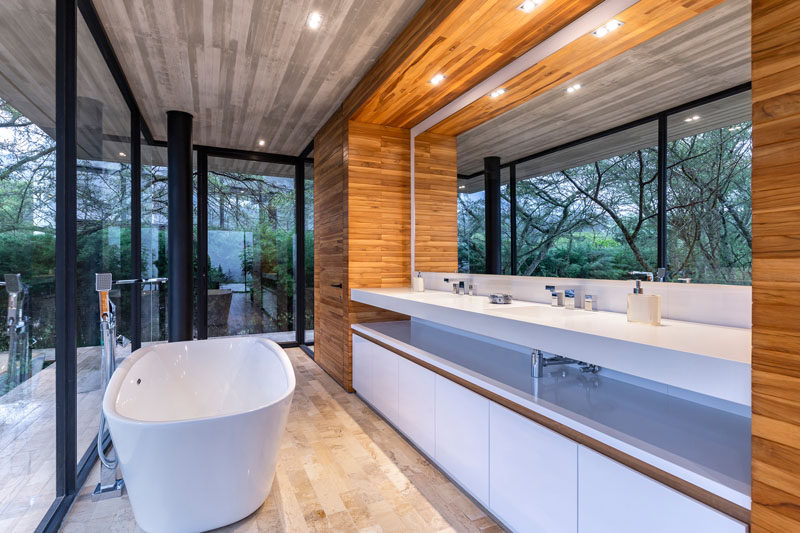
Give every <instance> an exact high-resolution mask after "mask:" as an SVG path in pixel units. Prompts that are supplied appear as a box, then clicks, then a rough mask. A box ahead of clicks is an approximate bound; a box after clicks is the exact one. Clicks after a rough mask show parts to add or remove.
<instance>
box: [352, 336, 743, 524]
mask: <svg viewBox="0 0 800 533" xmlns="http://www.w3.org/2000/svg"><path fill="white" fill-rule="evenodd" d="M353 329H354V330H356V331H361V332H364V333H365V334H367V335H369V336H371V337H374V338H376V339H379V340H381V341H382V342H384V343H385V344H388V345H390V346H394V347H395V348H397V349H399V350H401V351H404V352H406V353H409V354H411V355H413V356H414V357H416V358H418V359H420V360H423V361H426V362H428V363H430V364H432V365H435V366H438V367H440V368H443V369H444V370H447V371H448V372H451V373H453V374H455V375H457V376H459V377H461V378H463V379H466V380H468V381H471V382H472V383H475V384H476V385H478V386H480V387H482V388H484V389H486V390H489V391H491V392H493V393H495V394H498V395H500V396H503V397H505V398H507V399H509V400H511V401H514V402H515V403H517V404H519V405H522V406H524V407H526V408H529V409H531V410H533V411H535V412H538V413H540V414H542V415H544V416H546V417H548V418H550V419H552V420H554V421H556V422H559V423H561V424H563V425H566V426H567V427H570V428H572V429H574V430H576V431H579V432H581V433H583V434H585V435H587V436H589V437H592V438H594V439H596V440H598V441H600V442H603V443H605V444H608V445H610V446H612V447H614V448H616V449H618V450H620V451H622V452H624V453H627V454H628V455H630V456H632V457H636V458H637V459H640V460H642V461H645V462H646V463H648V464H651V465H653V466H655V467H657V468H659V469H661V470H663V471H665V472H668V473H670V474H673V475H675V476H677V477H679V478H681V479H685V480H686V481H689V482H690V483H693V484H695V485H697V486H698V487H701V488H703V489H705V490H708V491H710V492H712V493H714V494H717V495H719V496H721V497H723V498H725V499H727V500H729V501H732V502H734V503H736V504H737V505H740V506H742V507H746V508H749V507H750V419H749V418H748V417H745V416H741V415H737V414H735V413H731V412H728V411H724V410H720V409H715V408H713V407H711V406H708V405H703V404H699V403H695V402H692V401H688V400H686V399H683V398H679V397H676V396H673V395H670V394H665V393H664V392H660V391H658V390H652V389H648V388H645V387H640V386H637V385H635V384H632V383H627V382H624V381H619V380H617V379H614V378H612V377H609V376H604V375H602V374H600V375H592V374H583V373H581V372H579V371H578V370H577V369H575V368H572V367H565V366H557V367H550V368H547V369H546V374H545V377H543V378H540V379H534V378H532V377H531V376H530V357H529V356H528V354H527V353H526V352H524V351H520V350H519V347H516V348H514V347H510V346H505V347H504V346H502V345H498V344H495V343H493V342H492V341H491V339H479V338H476V337H473V338H470V337H464V336H462V335H459V334H457V333H455V332H453V331H452V330H447V329H440V328H438V327H435V326H428V325H426V324H424V323H420V322H409V321H401V322H384V323H371V324H354V325H353Z"/></svg>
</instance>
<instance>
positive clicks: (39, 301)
mask: <svg viewBox="0 0 800 533" xmlns="http://www.w3.org/2000/svg"><path fill="white" fill-rule="evenodd" d="M55 5H56V4H55V2H52V1H45V0H5V1H3V2H0V281H4V275H5V274H19V275H20V276H19V280H20V282H21V284H22V285H21V287H19V288H21V289H23V290H22V291H21V294H20V298H19V299H18V304H21V305H17V306H16V308H17V309H18V311H19V314H15V316H16V317H17V320H15V326H19V327H15V328H13V329H12V330H9V329H8V328H7V327H6V326H0V530H3V531H33V530H34V529H36V526H37V524H38V523H39V522H40V521H41V519H42V517H43V516H44V515H45V513H46V512H47V509H48V508H49V507H50V504H52V503H53V500H54V499H55V494H56V486H55V474H56V458H55V449H56V448H55V440H56V433H55V422H56V415H55V412H56V410H55V365H54V364H53V363H54V360H55V350H54V348H55V277H54V273H55V142H54V140H53V135H54V123H55V100H54V97H55V90H54V87H55V78H54V75H55V46H54V45H55V34H54V29H55ZM14 280H16V278H15V279H14ZM9 289H11V290H12V292H17V291H15V290H14V289H16V287H13V286H5V287H0V316H2V317H3V318H4V319H5V318H6V316H7V311H8V307H9ZM12 335H13V338H12ZM12 347H13V348H15V349H13V350H10V348H12Z"/></svg>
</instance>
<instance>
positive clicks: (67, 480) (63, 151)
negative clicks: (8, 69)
mask: <svg viewBox="0 0 800 533" xmlns="http://www.w3.org/2000/svg"><path fill="white" fill-rule="evenodd" d="M76 17H77V10H76V4H75V0H59V1H58V2H56V42H55V45H56V87H55V93H56V94H55V97H56V398H55V400H56V496H70V495H73V494H74V493H75V481H76V480H75V477H76V466H77V444H76V432H77V411H78V405H77V391H78V389H77V375H78V373H77V355H78V341H77V331H78V323H77V319H76V317H77V308H76V302H77V301H78V287H77V279H78V273H77V182H78V179H77V167H76V164H77V161H76V158H77V132H76V128H77V118H76V102H77V93H78V84H77V68H78V67H77V61H76V51H77V18H76Z"/></svg>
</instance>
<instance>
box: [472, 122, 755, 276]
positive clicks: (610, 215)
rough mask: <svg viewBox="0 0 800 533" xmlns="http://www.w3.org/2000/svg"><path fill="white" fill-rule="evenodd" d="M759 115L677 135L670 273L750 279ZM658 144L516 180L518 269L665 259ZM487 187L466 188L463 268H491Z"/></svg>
mask: <svg viewBox="0 0 800 533" xmlns="http://www.w3.org/2000/svg"><path fill="white" fill-rule="evenodd" d="M751 152H752V141H751V125H750V123H749V122H748V123H742V124H737V125H733V126H730V127H725V128H721V129H717V130H713V131H709V132H704V133H699V134H697V135H693V136H690V137H686V138H682V139H678V140H675V141H672V142H670V143H669V152H668V182H667V217H668V232H667V239H668V267H669V268H668V275H669V278H670V279H671V280H681V281H691V282H693V283H730V284H749V283H750V279H751V256H752V252H751V207H750V165H751V161H750V158H751ZM657 157H658V154H657V150H656V148H644V149H640V150H637V151H635V152H631V153H628V154H624V155H619V156H614V157H609V158H607V159H604V160H602V161H596V162H594V163H591V164H586V165H582V166H578V167H575V168H569V169H565V170H561V171H559V172H553V173H551V174H547V175H543V176H535V177H523V179H519V180H518V182H517V239H518V240H517V256H518V263H517V273H518V274H520V275H525V276H558V277H571V278H603V279H625V278H628V277H630V274H629V273H630V272H632V271H645V272H654V271H655V270H656V268H657V265H656V254H657V230H656V223H657V220H656V217H657V209H658V206H657V203H658V199H657V175H658V174H657ZM501 195H502V201H503V204H502V206H501V216H502V251H503V254H502V257H503V272H504V273H510V272H511V264H510V262H511V256H510V253H509V249H510V242H511V229H510V227H511V224H510V216H511V210H510V204H509V202H510V195H509V190H508V186H504V187H503V189H502V191H501ZM484 224H485V222H484V201H483V193H482V192H477V193H471V194H459V200H458V238H459V265H460V270H461V271H468V272H483V271H485V259H484V258H485V250H484Z"/></svg>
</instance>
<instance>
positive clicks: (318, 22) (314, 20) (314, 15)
mask: <svg viewBox="0 0 800 533" xmlns="http://www.w3.org/2000/svg"><path fill="white" fill-rule="evenodd" d="M306 26H308V27H309V28H311V29H312V30H318V29H319V28H320V26H322V15H320V14H319V13H318V12H316V11H312V12H311V13H309V14H308V18H307V19H306Z"/></svg>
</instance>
